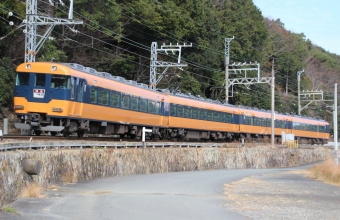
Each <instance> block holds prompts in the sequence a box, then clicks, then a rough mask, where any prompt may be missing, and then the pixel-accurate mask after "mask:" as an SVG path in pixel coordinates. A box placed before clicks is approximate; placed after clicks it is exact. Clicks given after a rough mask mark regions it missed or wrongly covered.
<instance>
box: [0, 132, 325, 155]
mask: <svg viewBox="0 0 340 220" xmlns="http://www.w3.org/2000/svg"><path fill="white" fill-rule="evenodd" d="M144 146H145V147H179V148H181V147H196V148H198V147H227V148H239V147H244V146H245V147H259V146H262V147H263V146H270V145H269V143H254V142H252V143H245V144H241V143H227V142H226V143H217V142H188V141H186V142H184V141H182V140H181V141H167V140H146V142H145V145H144ZM275 146H276V147H278V148H287V146H286V145H280V144H276V145H275ZM318 146H320V145H307V144H306V145H302V144H300V145H299V148H315V147H318ZM321 146H322V145H321ZM90 147H92V148H93V147H104V148H131V147H135V148H139V147H140V148H141V147H143V142H142V140H141V139H120V138H119V137H115V136H101V137H98V136H84V137H82V138H79V137H77V136H69V137H63V136H49V135H41V136H30V135H5V136H4V139H3V140H2V141H0V151H6V150H20V149H25V150H26V149H60V148H90ZM325 147H327V145H325Z"/></svg>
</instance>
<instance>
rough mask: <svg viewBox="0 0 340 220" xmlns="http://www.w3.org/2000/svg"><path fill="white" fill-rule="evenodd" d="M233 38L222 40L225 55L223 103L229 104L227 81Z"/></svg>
mask: <svg viewBox="0 0 340 220" xmlns="http://www.w3.org/2000/svg"><path fill="white" fill-rule="evenodd" d="M233 39H234V36H233V38H225V39H224V47H225V49H224V55H225V103H228V102H229V85H228V79H229V52H230V41H232V40H233Z"/></svg>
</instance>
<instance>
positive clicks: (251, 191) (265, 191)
mask: <svg viewBox="0 0 340 220" xmlns="http://www.w3.org/2000/svg"><path fill="white" fill-rule="evenodd" d="M307 175H308V171H282V172H276V173H270V174H263V175H258V176H251V177H248V178H244V179H242V180H240V181H237V182H233V183H231V184H226V185H225V195H226V196H227V203H226V204H225V206H227V207H229V208H232V209H233V210H235V211H236V212H237V213H239V214H241V215H243V216H246V217H247V218H249V219H261V220H263V219H299V220H300V219H340V205H339V199H340V187H336V186H332V185H327V184H325V183H322V182H319V181H316V180H313V179H310V178H308V177H306V176H307Z"/></svg>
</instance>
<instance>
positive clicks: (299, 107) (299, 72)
mask: <svg viewBox="0 0 340 220" xmlns="http://www.w3.org/2000/svg"><path fill="white" fill-rule="evenodd" d="M304 71H305V70H302V71H298V72H297V80H298V115H301V105H300V75H301V74H302V73H303V72H304Z"/></svg>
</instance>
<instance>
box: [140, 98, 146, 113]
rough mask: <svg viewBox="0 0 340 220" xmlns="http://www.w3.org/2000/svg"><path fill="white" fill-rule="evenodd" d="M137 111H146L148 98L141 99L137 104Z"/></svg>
mask: <svg viewBox="0 0 340 220" xmlns="http://www.w3.org/2000/svg"><path fill="white" fill-rule="evenodd" d="M139 111H141V112H147V111H148V100H146V99H141V100H140V104H139Z"/></svg>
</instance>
